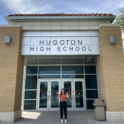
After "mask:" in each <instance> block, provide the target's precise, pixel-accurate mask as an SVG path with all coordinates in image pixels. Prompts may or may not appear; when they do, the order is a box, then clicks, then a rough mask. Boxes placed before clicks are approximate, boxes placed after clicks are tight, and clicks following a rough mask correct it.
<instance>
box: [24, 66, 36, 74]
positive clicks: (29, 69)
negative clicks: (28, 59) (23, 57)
mask: <svg viewBox="0 0 124 124" xmlns="http://www.w3.org/2000/svg"><path fill="white" fill-rule="evenodd" d="M26 74H37V66H27V69H26Z"/></svg>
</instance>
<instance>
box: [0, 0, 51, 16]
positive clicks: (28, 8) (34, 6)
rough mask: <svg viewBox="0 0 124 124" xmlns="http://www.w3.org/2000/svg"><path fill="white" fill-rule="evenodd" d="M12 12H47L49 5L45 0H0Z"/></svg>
mask: <svg viewBox="0 0 124 124" xmlns="http://www.w3.org/2000/svg"><path fill="white" fill-rule="evenodd" d="M1 2H2V3H3V4H4V6H5V7H6V8H7V9H9V10H10V11H11V12H12V13H25V14H28V13H47V12H48V11H50V9H51V6H50V5H49V4H46V3H45V0H40V1H39V0H37V1H36V0H1Z"/></svg>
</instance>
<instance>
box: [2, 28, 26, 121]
mask: <svg viewBox="0 0 124 124" xmlns="http://www.w3.org/2000/svg"><path fill="white" fill-rule="evenodd" d="M6 35H9V36H11V43H10V44H5V43H4V37H5V36H6ZM21 47H22V29H21V28H20V27H0V122H14V121H16V120H18V119H19V118H20V117H21V97H22V81H23V66H24V57H23V56H21Z"/></svg>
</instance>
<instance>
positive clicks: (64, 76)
mask: <svg viewBox="0 0 124 124" xmlns="http://www.w3.org/2000/svg"><path fill="white" fill-rule="evenodd" d="M62 78H84V75H62Z"/></svg>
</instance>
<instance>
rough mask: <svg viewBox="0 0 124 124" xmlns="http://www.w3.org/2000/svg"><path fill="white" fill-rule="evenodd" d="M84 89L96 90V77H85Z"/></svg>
mask: <svg viewBox="0 0 124 124" xmlns="http://www.w3.org/2000/svg"><path fill="white" fill-rule="evenodd" d="M85 82H86V89H97V78H96V75H85Z"/></svg>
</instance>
